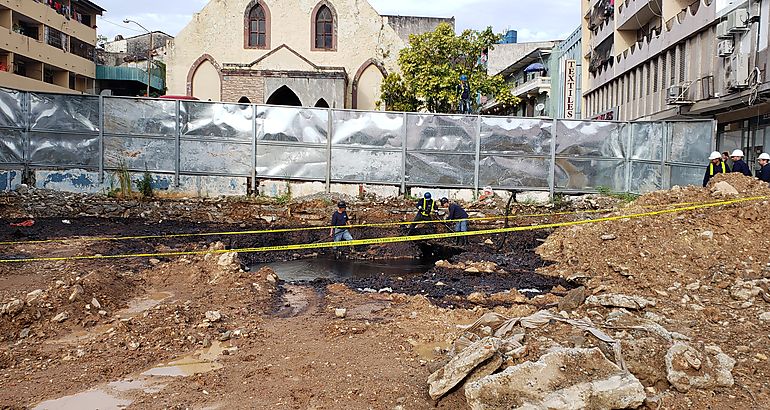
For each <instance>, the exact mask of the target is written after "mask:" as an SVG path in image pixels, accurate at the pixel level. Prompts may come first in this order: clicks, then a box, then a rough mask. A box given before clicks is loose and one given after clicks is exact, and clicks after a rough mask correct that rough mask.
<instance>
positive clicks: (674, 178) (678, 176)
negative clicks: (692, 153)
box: [669, 165, 706, 186]
mask: <svg viewBox="0 0 770 410" xmlns="http://www.w3.org/2000/svg"><path fill="white" fill-rule="evenodd" d="M669 172H670V173H671V186H674V185H679V186H685V185H695V186H701V185H702V184H703V177H704V175H705V174H706V166H705V165H704V166H703V167H694V166H679V165H672V166H671V167H670V171H669Z"/></svg>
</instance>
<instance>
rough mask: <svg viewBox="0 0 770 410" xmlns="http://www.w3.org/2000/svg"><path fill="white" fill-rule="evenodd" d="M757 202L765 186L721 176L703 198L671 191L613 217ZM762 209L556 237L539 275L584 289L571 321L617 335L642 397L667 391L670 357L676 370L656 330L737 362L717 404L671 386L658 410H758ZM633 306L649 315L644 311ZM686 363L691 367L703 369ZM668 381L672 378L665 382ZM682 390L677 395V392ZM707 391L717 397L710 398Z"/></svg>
mask: <svg viewBox="0 0 770 410" xmlns="http://www.w3.org/2000/svg"><path fill="white" fill-rule="evenodd" d="M725 183H727V184H729V185H730V186H731V187H732V188H735V190H736V191H737V192H738V193H737V194H735V193H733V194H729V193H724V191H725V190H726V189H727V190H729V188H726V186H725ZM720 184H721V185H720ZM758 196H759V197H769V198H770V188H769V187H768V186H767V184H766V183H762V182H759V181H757V180H755V179H752V178H747V177H744V176H742V175H739V174H728V175H719V176H717V177H715V178H713V179H712V181H711V182H710V183H709V186H708V187H706V188H700V187H685V188H678V187H675V188H674V189H672V190H669V191H660V192H654V193H650V194H647V195H644V196H642V197H640V198H639V199H638V200H637V201H635V202H633V203H631V204H629V206H628V207H627V208H625V209H624V210H623V211H621V212H620V213H619V214H620V215H623V214H632V213H639V212H646V211H650V210H655V209H664V207H663V208H662V207H659V206H660V205H668V204H678V203H702V202H713V201H719V200H724V199H733V198H749V197H758ZM650 205H655V207H652V208H650V207H649V206H650ZM768 206H770V200H768V199H762V198H760V199H757V200H751V201H747V202H741V203H737V204H731V205H723V206H715V207H708V208H701V209H696V210H688V211H683V212H677V213H671V214H663V215H656V216H649V217H641V218H629V219H621V220H615V221H609V222H600V223H594V224H588V225H580V226H573V227H567V228H561V229H558V230H557V231H555V232H554V233H553V234H552V235H551V236H550V237H549V238H548V240H547V241H546V242H545V243H544V244H543V245H542V246H540V247H539V248H538V250H537V252H538V254H539V255H541V256H542V257H543V259H545V260H549V261H553V262H554V264H553V265H550V266H547V267H544V268H543V269H541V270H540V271H541V272H543V273H546V274H550V275H556V276H560V277H563V278H565V279H570V280H574V281H578V282H580V283H582V284H584V285H585V286H586V288H587V294H588V296H589V297H588V304H587V305H582V307H580V308H579V309H577V310H576V314H578V315H589V316H591V317H592V318H593V319H594V321H595V322H594V323H601V322H602V321H604V322H605V326H607V328H609V329H614V331H615V332H616V333H615V334H614V336H615V337H618V338H619V339H620V340H622V342H623V344H624V346H623V347H624V349H625V350H624V352H625V353H626V355H627V357H626V358H627V361H628V364H629V368H630V369H631V371H632V373H634V374H636V375H637V376H638V377H639V379H640V380H642V382H643V383H644V384H645V386H646V387H653V388H654V389H651V390H652V391H657V392H660V391H661V390H665V389H666V388H667V385H668V382H667V381H666V379H665V377H664V375H665V372H664V369H665V365H666V364H667V362H666V361H665V360H667V359H670V358H669V357H668V356H671V355H674V359H671V360H674V362H673V364H671V363H668V365H671V366H674V367H676V366H678V364H677V362H676V354H679V353H677V352H678V351H677V352H675V353H676V354H675V353H671V351H669V354H668V355H667V356H666V357H664V356H663V355H664V353H665V352H666V350H668V349H669V348H672V340H671V338H670V337H669V338H668V340H661V339H660V337H659V335H658V336H655V334H654V331H653V330H649V329H654V328H657V327H656V326H658V325H660V326H663V327H665V329H667V330H668V331H670V332H672V334H676V335H679V336H676V337H674V339H675V340H676V339H677V338H679V337H681V338H683V339H685V340H688V343H690V344H691V345H692V346H704V345H705V346H706V347H707V348H706V350H707V351H710V352H711V351H715V350H714V349H712V348H709V347H708V346H710V345H716V346H718V347H720V348H721V350H722V351H724V353H725V354H727V355H729V356H730V357H732V358H734V359H735V360H736V361H737V364H736V365H735V369H734V370H733V372H732V375H733V376H734V377H735V380H736V381H735V385H733V386H731V387H723V388H720V389H717V390H718V391H719V392H720V393H719V394H714V393H705V392H704V389H693V390H691V391H688V392H687V393H673V387H672V386H668V388H669V390H668V393H666V395H668V396H670V397H664V407H666V408H685V407H687V406H693V405H694V406H695V407H706V406H710V407H712V408H738V407H740V406H738V407H736V406H735V405H734V404H733V405H731V404H730V403H743V404H744V405H745V403H747V402H751V403H753V405H749V407H757V406H758V404H757V403H766V402H767V400H768V398H770V397H769V395H768V393H767V392H768V390H767V388H766V385H764V382H761V381H760V380H766V378H767V377H768V376H770V362H769V361H768V359H767V357H768V352H770V340H769V339H768V338H766V337H757V335H758V334H759V333H767V330H768V321H767V320H766V319H767V318H768V317H770V316H769V315H770V314H769V313H767V312H770V303H768V301H770V294H769V293H770V292H768V283H770V280H768V279H767V278H770V257H769V256H768V253H767V249H770V236H768V235H767V229H768V227H770V213H768V212H767V210H768V209H769V208H768ZM619 294H625V295H628V296H625V295H620V296H619ZM639 301H643V302H644V305H646V306H647V307H646V308H645V307H640V305H638V302H639ZM636 309H640V310H639V312H638V313H634V314H633V315H632V316H628V315H626V314H627V313H628V312H627V311H628V310H630V311H633V310H636ZM618 312H625V313H623V315H624V317H625V318H630V319H633V320H642V319H644V320H646V321H647V322H648V324H649V323H650V321H652V323H654V326H652V327H649V326H648V327H649V329H648V330H646V331H644V332H642V333H646V335H644V334H641V333H639V329H640V328H639V325H635V324H633V323H630V324H629V323H623V324H622V325H618V324H614V325H613V324H612V323H611V319H612V318H613V317H616V316H617V315H618V314H620V313H618ZM634 317H636V319H634ZM762 318H765V320H763V319H762ZM633 320H632V321H633ZM624 321H625V322H628V320H626V319H624ZM758 332H759V333H758ZM682 349H684V350H686V349H688V348H681V349H680V350H682ZM709 349H711V350H709ZM674 350H676V349H674ZM684 350H683V351H684ZM709 354H710V353H709ZM687 355H690V356H692V355H691V354H690V353H687V354H686V356H687ZM690 356H688V357H690ZM707 356H708V355H706V356H703V357H700V356H699V357H700V358H699V359H698V360H704V362H703V363H706V361H707V360H711V359H708V357H710V356H708V357H707ZM692 357H694V356H692ZM712 359H713V358H712ZM692 362H693V363H691V365H693V366H696V365H699V363H700V362H698V361H697V360H693V361H692ZM704 366H705V365H704ZM685 367H686V366H685ZM669 370H670V369H669ZM691 370H692V369H691ZM693 371H694V370H693ZM671 374H673V373H672V371H669V376H670V377H669V381H670V380H672V379H673V376H671ZM672 383H673V382H672ZM677 383H678V381H677ZM686 387H687V386H684V387H682V385H681V384H677V385H676V388H677V389H678V390H681V391H683V390H686ZM705 390H706V391H710V392H713V391H714V388H713V386H712V387H708V388H705ZM706 395H709V397H706ZM712 395H713V396H712ZM728 397H732V399H728ZM736 397H737V399H736ZM658 398H659V397H658ZM693 403H695V404H693Z"/></svg>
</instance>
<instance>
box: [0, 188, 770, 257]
mask: <svg viewBox="0 0 770 410" xmlns="http://www.w3.org/2000/svg"><path fill="white" fill-rule="evenodd" d="M767 198H768V197H766V196H757V197H749V198H740V199H732V200H727V201H718V202H710V203H702V204H697V205H690V206H685V207H679V208H672V209H663V210H659V211H652V212H644V213H636V214H629V215H616V216H608V217H603V218H598V219H586V220H580V221H570V222H556V223H550V224H542V225H531V226H515V227H510V228H497V229H487V230H480V231H469V232H454V233H441V234H428V235H415V236H394V237H385V238H373V239H357V240H353V241H345V242H320V243H305V244H293V245H276V246H263V247H258V248H241V249H223V250H200V251H177V252H162V253H140V254H123V255H85V256H66V257H48V258H26V259H0V263H21V262H60V261H75V260H94V259H123V258H152V257H155V258H161V257H172V256H186V255H204V254H207V253H210V254H222V253H230V252H240V253H257V252H278V251H296V250H305V249H321V248H331V247H338V246H360V245H379V244H389V243H398V242H414V241H425V240H431V239H445V238H454V237H459V236H478V235H492V234H501V233H506V232H521V231H534V230H539V229H553V228H560V227H566V226H577V225H585V224H592V223H599V222H609V221H618V220H624V219H636V218H644V217H650V216H657V215H665V214H672V213H678V212H683V211H693V210H697V209H704V208H711V207H716V206H724V205H732V204H738V203H743V202H749V201H758V200H764V199H767Z"/></svg>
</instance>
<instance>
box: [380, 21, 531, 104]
mask: <svg viewBox="0 0 770 410" xmlns="http://www.w3.org/2000/svg"><path fill="white" fill-rule="evenodd" d="M499 40H500V36H499V35H496V34H494V33H493V32H492V28H491V27H488V28H487V29H486V30H484V31H481V32H479V31H474V30H465V31H463V32H462V34H460V35H456V34H455V32H454V29H453V28H452V26H450V25H449V24H446V23H442V24H440V25H439V26H438V27H436V30H434V31H432V32H428V33H424V34H420V35H411V36H409V46H407V47H406V48H404V49H403V50H401V52H400V53H399V56H398V64H399V68H400V69H401V73H400V74H397V73H394V74H390V75H389V76H388V77H387V78H386V79H385V80H384V81H383V83H382V87H381V91H382V94H381V96H380V103H382V104H385V107H386V109H388V110H392V111H421V110H427V111H430V112H437V113H452V112H455V111H456V109H457V106H458V102H459V98H460V93H459V92H458V85H459V84H460V76H461V75H466V76H467V77H468V83H469V85H470V87H471V92H472V93H473V94H474V95H475V94H476V92H481V94H482V95H486V96H489V97H493V98H495V100H496V101H499V102H501V103H504V104H506V105H515V104H518V102H519V99H518V98H517V97H515V96H514V95H513V94H511V90H510V87H509V86H508V85H507V84H506V83H505V80H504V79H503V78H502V77H501V76H489V75H487V69H486V67H485V66H484V65H481V64H479V63H478V60H479V57H480V56H481V55H482V53H483V52H484V51H485V50H491V49H492V48H493V47H494V45H495V44H496V43H497V42H498V41H499Z"/></svg>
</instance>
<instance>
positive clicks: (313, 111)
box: [257, 106, 329, 144]
mask: <svg viewBox="0 0 770 410" xmlns="http://www.w3.org/2000/svg"><path fill="white" fill-rule="evenodd" d="M257 125H259V129H260V133H259V134H258V135H257V140H258V141H278V142H301V143H308V144H326V141H327V134H328V131H329V113H328V111H327V110H325V109H317V108H294V107H267V106H257Z"/></svg>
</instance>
